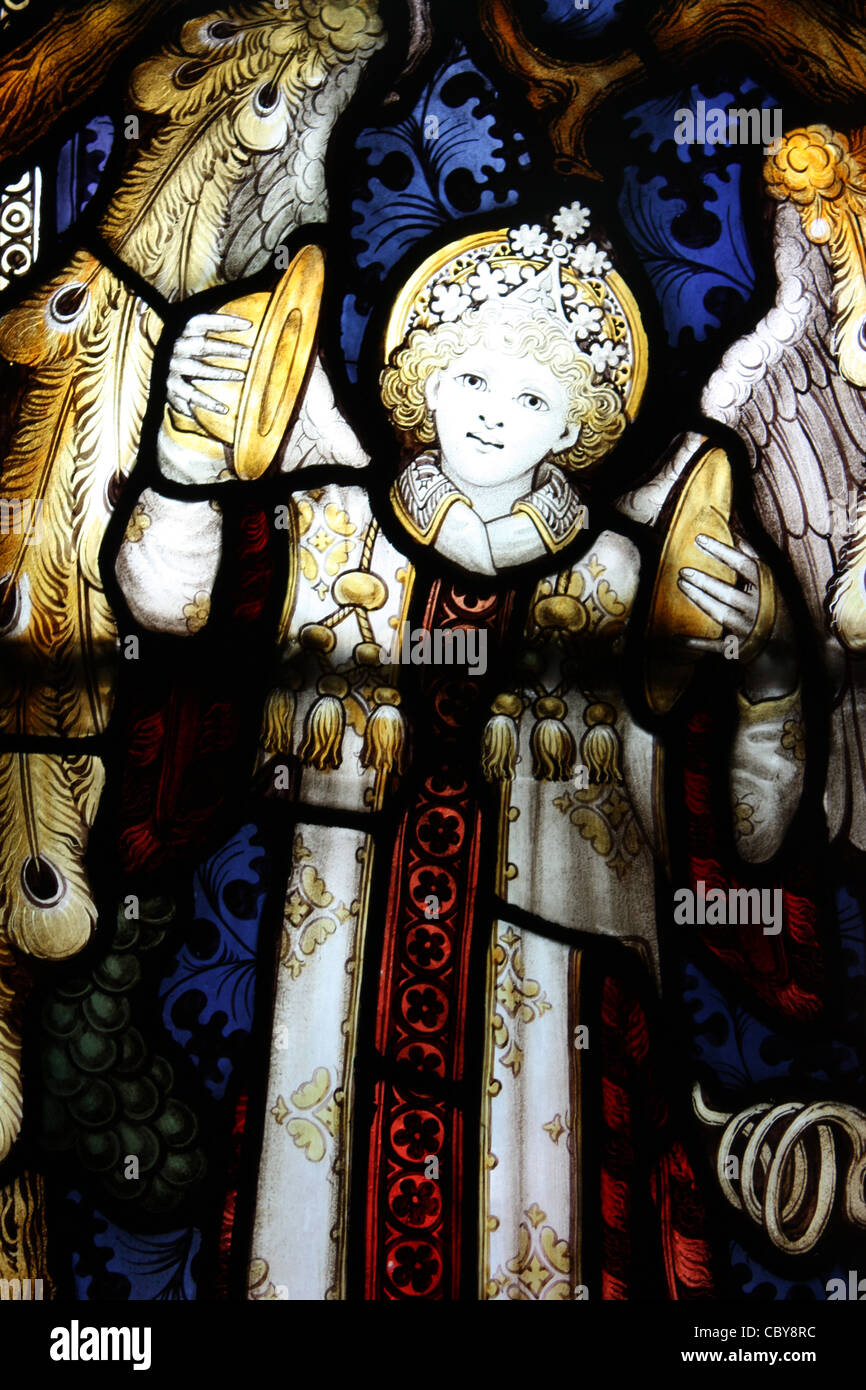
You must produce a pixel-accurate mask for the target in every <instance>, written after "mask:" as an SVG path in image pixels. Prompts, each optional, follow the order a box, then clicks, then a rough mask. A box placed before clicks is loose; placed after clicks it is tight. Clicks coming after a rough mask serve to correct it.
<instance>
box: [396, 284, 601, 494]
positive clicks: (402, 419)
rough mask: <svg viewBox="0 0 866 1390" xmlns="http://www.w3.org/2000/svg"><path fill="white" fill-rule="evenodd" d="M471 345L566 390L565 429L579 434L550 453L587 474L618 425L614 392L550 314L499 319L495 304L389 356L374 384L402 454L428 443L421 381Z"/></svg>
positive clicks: (430, 433)
mask: <svg viewBox="0 0 866 1390" xmlns="http://www.w3.org/2000/svg"><path fill="white" fill-rule="evenodd" d="M479 345H483V346H484V347H487V348H495V349H497V350H499V351H502V352H507V353H510V354H513V355H514V356H520V357H523V356H531V357H533V358H534V359H535V361H536V362H540V363H541V364H542V365H543V366H547V367H550V369H551V371H552V372H553V374H554V376H555V377H556V378H557V380H558V381H560V382H562V383H563V384H564V385H565V386H566V387H567V389H568V397H569V411H568V423H569V424H570V425H580V434H579V435H578V438H577V441H576V443H574V444H573V445H572V446H571V448H570V449H564V450H562V451H561V452H560V453H558V454H556V456H555V457H556V460H557V462H558V463H559V464H561V465H562V466H563V467H565V468H573V469H584V468H590V467H592V465H593V464H595V463H598V461H599V459H601V458H603V457H604V455H605V454H606V453H608V452H609V451H610V449H612V448H613V445H614V444H615V443H616V441H617V440H618V439H619V437H620V435H621V434H622V432H623V430H624V429H625V426H626V415H625V408H624V406H623V402H622V399H621V397H620V396H619V394H618V392H617V391H616V390H615V389H614V388H613V387H612V386H610V385H608V384H607V383H596V382H595V381H594V380H593V377H594V373H593V367H592V363H591V362H590V360H589V358H588V357H587V356H586V354H585V353H583V352H581V351H580V349H579V348H578V347H576V346H575V343H574V340H573V339H572V338H571V337H570V336H569V335H568V333H567V332H566V330H565V328H564V327H560V325H559V324H558V323H557V322H556V320H555V319H553V318H551V317H550V315H544V316H538V315H533V314H531V313H527V312H526V311H525V310H521V311H519V312H518V311H514V312H506V313H503V312H502V309H501V308H500V306H498V305H497V304H496V303H495V301H494V302H490V301H488V302H487V303H486V304H482V305H481V306H480V307H479V308H477V309H470V310H468V312H467V313H466V314H465V315H464V317H463V318H462V319H460V320H458V321H457V322H456V323H443V324H439V325H437V327H435V328H432V329H429V328H416V329H413V331H412V332H411V333H410V334H409V336H408V338H407V339H406V341H405V343H404V344H403V345H402V346H401V347H399V348H395V349H394V351H393V352H392V353H391V356H390V359H389V363H388V366H387V367H385V368H384V370H383V371H382V373H381V375H380V377H379V385H380V388H381V393H382V403H383V404H384V406H385V409H386V410H387V411H388V414H389V415H390V417H391V420H392V422H393V424H394V426H395V428H396V429H397V430H398V432H399V433H400V435H401V437H402V439H403V442H404V443H405V444H406V445H407V446H408V447H411V448H415V447H420V446H423V445H425V444H432V443H434V441H435V439H436V427H435V424H434V422H433V416H432V415H431V413H430V409H429V407H428V405H427V399H426V395H425V389H426V386H427V381H428V379H429V378H430V377H431V376H432V374H433V372H435V371H442V370H444V369H446V368H447V367H449V366H450V365H451V363H452V362H453V361H454V359H455V358H457V357H460V356H461V355H462V354H463V353H464V352H466V351H467V350H468V349H469V348H472V347H477V346H479Z"/></svg>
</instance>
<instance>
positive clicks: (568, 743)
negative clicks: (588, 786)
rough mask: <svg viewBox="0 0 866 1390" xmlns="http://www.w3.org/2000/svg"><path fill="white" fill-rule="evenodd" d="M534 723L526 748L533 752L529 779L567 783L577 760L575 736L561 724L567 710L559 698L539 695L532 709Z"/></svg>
mask: <svg viewBox="0 0 866 1390" xmlns="http://www.w3.org/2000/svg"><path fill="white" fill-rule="evenodd" d="M533 713H534V715H535V719H536V723H535V724H534V725H533V727H532V734H531V737H530V740H529V746H530V748H531V749H532V775H533V777H536V778H538V780H539V781H541V782H567V781H569V780H570V778H571V777H572V775H573V772H574V760H575V757H576V756H577V749H576V747H575V742H574V735H573V734H572V732H571V730H570V729H569V727H568V725H567V724H565V723H564V722H563V721H564V719H565V716H566V714H567V713H568V707H567V705H566V703H565V701H564V700H560V698H559V696H558V695H542V697H541V699H539V700H536V702H535V705H534V706H533Z"/></svg>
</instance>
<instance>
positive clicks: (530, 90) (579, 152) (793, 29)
mask: <svg viewBox="0 0 866 1390" xmlns="http://www.w3.org/2000/svg"><path fill="white" fill-rule="evenodd" d="M855 8H856V9H857V11H858V12H857V13H856V14H855V13H854V9H855ZM479 9H480V15H481V25H482V29H483V31H484V34H485V37H486V38H487V41H488V42H489V44H490V46H491V48H492V50H493V52H494V54H495V55H496V58H497V59H498V61H499V63H500V64H501V65H502V67H503V68H504V70H505V71H506V72H507V73H509V74H510V75H511V76H512V77H514V78H516V79H517V81H518V82H520V83H522V84H523V86H524V87H525V89H526V97H527V100H528V101H529V102H530V104H531V105H532V106H533V107H534V108H535V109H536V110H537V111H540V112H543V113H544V115H545V117H546V120H547V127H548V134H549V137H550V140H551V143H552V145H553V149H554V156H555V160H556V164H557V167H558V168H559V169H560V170H561V171H562V172H568V173H580V174H584V175H586V176H587V177H590V178H599V177H600V175H599V172H598V170H597V169H595V168H594V167H593V165H592V161H591V160H590V157H589V155H588V153H587V145H586V141H587V134H588V131H589V128H590V126H591V124H592V122H593V121H594V120H595V119H596V118H597V117H598V115H599V112H600V111H601V110H602V108H603V107H605V106H606V105H607V104H608V103H609V102H610V101H611V100H612V99H613V98H615V97H617V96H620V95H621V94H623V93H626V92H629V91H636V90H637V89H638V88H639V87H640V86H641V85H642V83H644V82H645V81H646V80H647V79H648V73H647V69H646V65H645V63H644V62H643V59H642V58H641V57H640V56H639V54H637V53H636V52H634V51H632V50H628V49H627V50H625V51H622V50H620V51H619V52H617V53H613V54H611V55H610V57H608V58H603V59H599V60H597V61H594V62H572V63H563V62H560V61H558V60H557V59H555V58H552V57H551V56H549V55H548V54H545V53H542V52H541V51H540V50H539V49H537V48H535V47H534V46H533V45H532V44H531V43H529V41H528V40H527V38H526V35H525V34H524V33H523V31H522V29H521V27H520V24H519V23H518V20H517V18H516V16H515V14H514V12H513V9H512V5H511V2H510V0H479ZM645 36H646V38H647V40H648V41H649V43H650V44H652V45H653V46H654V47H655V49H656V52H657V53H658V55H659V57H660V58H661V59H663V60H664V61H665V62H666V63H668V64H670V65H671V66H672V67H675V68H678V69H681V70H682V69H685V68H687V66H688V64H689V63H690V62H692V61H693V60H694V59H697V58H705V57H706V55H707V53H709V52H711V51H712V49H713V48H715V47H717V46H718V45H719V44H722V43H729V42H732V41H735V42H737V43H739V44H740V45H741V46H742V47H743V48H745V49H747V50H749V51H750V52H752V53H756V54H758V56H759V57H760V58H762V59H763V60H764V61H765V62H766V63H767V64H768V65H769V67H770V68H771V69H772V70H774V71H777V72H779V73H780V74H782V75H783V76H784V77H785V79H786V81H787V82H789V83H790V84H791V85H792V86H793V87H794V89H795V90H796V91H798V92H800V93H801V94H802V95H804V96H808V97H811V98H813V99H815V100H816V101H820V102H825V103H826V102H833V103H839V104H841V105H842V106H852V107H855V110H854V112H853V113H852V118H853V119H854V120H855V121H856V122H857V123H858V124H859V123H861V122H862V107H863V97H864V92H866V16H864V14H863V12H862V11H861V10H860V7H859V6H857V7H854V6H851V5H849V4H846V0H835V3H834V0H825V3H824V4H822V5H821V6H820V7H819V6H816V5H814V4H813V3H812V0H785V3H784V4H782V3H780V2H779V0H663V3H661V4H660V5H658V6H657V7H656V8H655V11H654V13H653V14H652V15H651V16H650V17H649V19H648V21H647V23H646V29H645Z"/></svg>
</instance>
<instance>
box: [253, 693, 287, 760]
mask: <svg viewBox="0 0 866 1390" xmlns="http://www.w3.org/2000/svg"><path fill="white" fill-rule="evenodd" d="M294 718H295V697H294V695H293V693H292V691H291V690H286V689H285V687H284V686H276V687H275V689H273V690H272V691H271V692H270V694H269V695H268V698H267V700H266V701H265V712H264V714H263V715H262V731H261V733H260V735H259V743H260V744H261V746H262V749H263V750H264V752H265V753H291V751H292V724H293V722H294Z"/></svg>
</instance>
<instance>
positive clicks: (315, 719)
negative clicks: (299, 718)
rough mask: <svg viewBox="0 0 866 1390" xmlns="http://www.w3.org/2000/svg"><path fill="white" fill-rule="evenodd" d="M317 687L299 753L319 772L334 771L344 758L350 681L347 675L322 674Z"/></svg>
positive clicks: (305, 721) (301, 758) (300, 756)
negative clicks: (346, 678) (345, 702)
mask: <svg viewBox="0 0 866 1390" xmlns="http://www.w3.org/2000/svg"><path fill="white" fill-rule="evenodd" d="M316 689H317V692H318V698H317V699H316V700H314V701H313V704H312V705H311V707H310V709H309V710H308V711H307V717H306V719H305V720H304V737H303V741H302V743H301V746H300V748H299V750H298V757H299V758H300V760H301V762H302V763H306V764H307V765H308V766H309V767H314V768H315V769H316V771H317V772H331V771H334V770H336V768H338V767H339V766H340V764H341V763H342V761H343V734H344V733H345V731H346V709H345V706H344V704H343V697H344V696H345V695H348V693H349V682H348V681H347V680H345V679H344V677H343V676H333V675H330V676H322V677H321V678H320V680H319V683H318V685H317V687H316Z"/></svg>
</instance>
